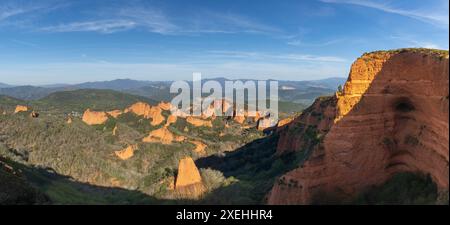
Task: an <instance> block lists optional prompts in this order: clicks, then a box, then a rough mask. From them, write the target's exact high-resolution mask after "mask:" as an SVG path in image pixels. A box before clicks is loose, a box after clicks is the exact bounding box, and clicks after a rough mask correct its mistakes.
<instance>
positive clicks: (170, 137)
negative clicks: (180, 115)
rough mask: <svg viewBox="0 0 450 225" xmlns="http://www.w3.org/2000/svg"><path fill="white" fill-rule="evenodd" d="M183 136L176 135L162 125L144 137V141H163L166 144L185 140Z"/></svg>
mask: <svg viewBox="0 0 450 225" xmlns="http://www.w3.org/2000/svg"><path fill="white" fill-rule="evenodd" d="M184 139H185V138H184V137H183V136H176V135H174V134H172V132H170V131H169V130H168V129H167V127H162V128H160V129H157V130H154V131H152V132H150V134H149V135H148V136H147V137H145V138H144V139H142V141H143V142H147V143H155V142H156V143H162V144H165V145H170V144H172V142H181V141H184Z"/></svg>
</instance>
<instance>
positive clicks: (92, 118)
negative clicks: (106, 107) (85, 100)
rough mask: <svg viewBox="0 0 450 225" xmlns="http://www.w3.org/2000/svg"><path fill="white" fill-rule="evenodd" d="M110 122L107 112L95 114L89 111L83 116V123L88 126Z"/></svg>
mask: <svg viewBox="0 0 450 225" xmlns="http://www.w3.org/2000/svg"><path fill="white" fill-rule="evenodd" d="M107 120H108V114H107V113H105V112H95V111H91V110H90V109H87V110H86V111H85V112H84V114H83V122H85V123H86V124H88V125H99V124H104V123H105V122H106V121H107Z"/></svg>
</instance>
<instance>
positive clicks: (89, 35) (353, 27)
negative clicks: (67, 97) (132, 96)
mask: <svg viewBox="0 0 450 225" xmlns="http://www.w3.org/2000/svg"><path fill="white" fill-rule="evenodd" d="M448 12H449V3H448V1H447V0H431V1H422V0H391V1H387V0H378V1H376V0H308V1H307V0H305V1H299V0H283V1H275V0H273V1H272V0H264V1H257V0H235V1H229V0H209V1H208V0H202V1H200V0H189V1H187V0H170V1H143V0H142V1H137V0H132V1H118V0H97V1H93V0H77V1H69V0H41V1H31V0H29V1H25V0H14V1H9V0H2V1H1V2H0V82H2V83H10V84H50V83H79V82H85V81H99V80H112V79H117V78H131V79H138V80H178V79H190V78H191V74H192V72H201V73H202V74H203V76H204V77H229V78H259V79H268V78H272V79H283V80H313V79H321V78H326V77H334V76H340V77H346V76H347V75H348V70H349V67H350V65H351V63H352V62H353V61H354V60H355V58H356V57H358V56H360V55H361V54H362V53H364V52H368V51H373V50H380V49H394V48H403V47H429V48H439V49H448V48H449V47H448V42H449V29H448V26H449V15H448Z"/></svg>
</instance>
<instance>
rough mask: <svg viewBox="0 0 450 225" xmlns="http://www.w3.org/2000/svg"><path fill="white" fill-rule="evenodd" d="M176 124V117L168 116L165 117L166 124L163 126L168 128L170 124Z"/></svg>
mask: <svg viewBox="0 0 450 225" xmlns="http://www.w3.org/2000/svg"><path fill="white" fill-rule="evenodd" d="M176 122H177V116H174V115H169V116H168V117H167V121H166V124H165V125H164V126H166V127H168V126H170V124H173V123H176Z"/></svg>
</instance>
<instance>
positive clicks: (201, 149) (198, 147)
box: [189, 141, 208, 155]
mask: <svg viewBox="0 0 450 225" xmlns="http://www.w3.org/2000/svg"><path fill="white" fill-rule="evenodd" d="M189 142H191V143H192V144H194V145H195V149H194V152H196V153H198V154H200V155H205V154H206V151H205V150H206V148H207V147H208V146H207V145H206V144H205V143H203V142H201V141H189Z"/></svg>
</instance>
